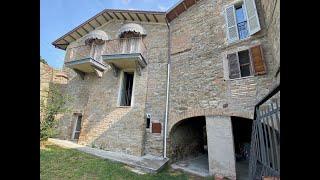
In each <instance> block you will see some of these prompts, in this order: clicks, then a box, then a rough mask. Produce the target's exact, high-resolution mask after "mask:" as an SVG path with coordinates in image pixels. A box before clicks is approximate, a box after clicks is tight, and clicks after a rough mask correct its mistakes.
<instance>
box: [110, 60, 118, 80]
mask: <svg viewBox="0 0 320 180" xmlns="http://www.w3.org/2000/svg"><path fill="white" fill-rule="evenodd" d="M109 65H110V66H111V68H112V71H113V75H114V77H118V75H119V68H117V67H116V66H115V65H113V64H112V63H110V64H109Z"/></svg>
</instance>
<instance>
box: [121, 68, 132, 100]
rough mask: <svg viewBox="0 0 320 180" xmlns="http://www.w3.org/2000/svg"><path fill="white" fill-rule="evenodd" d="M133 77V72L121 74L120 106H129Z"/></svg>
mask: <svg viewBox="0 0 320 180" xmlns="http://www.w3.org/2000/svg"><path fill="white" fill-rule="evenodd" d="M133 75H134V74H133V72H124V73H123V81H122V92H121V99H120V106H131V99H132V98H131V97H132V87H133Z"/></svg>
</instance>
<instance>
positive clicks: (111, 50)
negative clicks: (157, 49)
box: [65, 37, 147, 62]
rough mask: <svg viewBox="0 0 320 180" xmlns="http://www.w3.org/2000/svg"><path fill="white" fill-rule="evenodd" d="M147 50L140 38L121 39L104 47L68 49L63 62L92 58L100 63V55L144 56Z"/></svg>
mask: <svg viewBox="0 0 320 180" xmlns="http://www.w3.org/2000/svg"><path fill="white" fill-rule="evenodd" d="M146 50H147V48H146V46H145V44H144V43H143V40H142V38H141V37H135V38H121V39H114V40H108V41H106V43H105V44H104V45H96V46H89V45H80V46H77V47H73V48H70V49H69V50H68V52H67V56H66V60H65V62H70V61H77V60H82V59H86V58H92V59H94V60H96V61H99V62H102V58H101V55H117V54H132V53H140V54H141V55H142V56H144V57H145V56H146V52H147V51H146Z"/></svg>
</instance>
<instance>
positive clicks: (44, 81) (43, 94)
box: [40, 62, 68, 118]
mask: <svg viewBox="0 0 320 180" xmlns="http://www.w3.org/2000/svg"><path fill="white" fill-rule="evenodd" d="M67 82H68V79H67V76H66V75H65V73H64V72H63V71H62V70H58V69H54V68H52V67H50V66H49V65H47V64H45V63H43V62H40V103H41V101H43V103H47V97H48V93H49V90H50V88H51V87H52V85H58V87H59V88H60V89H61V90H62V91H63V90H64V88H65V86H66V84H67ZM40 108H41V106H40ZM40 117H41V118H42V117H43V114H41V110H40Z"/></svg>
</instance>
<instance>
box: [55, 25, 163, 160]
mask: <svg viewBox="0 0 320 180" xmlns="http://www.w3.org/2000/svg"><path fill="white" fill-rule="evenodd" d="M127 22H130V21H110V22H108V23H106V24H104V25H102V26H101V27H99V29H100V30H104V31H105V32H106V33H107V34H108V35H109V36H110V37H111V39H116V38H117V33H118V30H119V29H120V27H121V26H122V25H123V24H125V23H127ZM139 24H140V25H142V26H143V27H144V28H145V30H146V31H147V36H146V37H145V38H144V43H145V45H146V47H147V49H148V52H147V56H146V61H147V63H148V65H147V67H146V68H144V69H142V71H141V76H139V75H137V74H135V76H134V85H133V105H132V106H131V107H118V106H117V99H118V93H119V85H120V76H118V77H114V76H113V74H112V70H111V69H110V68H109V69H108V70H106V71H105V72H104V74H103V76H102V78H98V77H97V76H96V75H95V74H93V73H91V74H87V75H86V76H85V79H84V80H82V79H81V78H80V77H79V76H78V75H76V74H75V73H74V72H72V70H70V69H69V68H66V69H68V72H69V74H71V75H72V78H71V79H70V81H69V83H68V90H67V92H68V93H69V94H70V95H72V96H73V97H74V99H75V101H74V102H72V103H71V104H70V105H69V106H71V107H73V112H71V113H69V114H66V115H65V117H64V119H63V120H62V121H61V124H60V127H61V133H60V134H61V136H60V138H63V139H70V138H71V134H72V129H73V126H74V123H75V119H76V117H75V116H74V115H73V113H77V112H80V113H82V114H83V117H82V125H81V128H82V129H81V133H80V137H79V141H78V143H79V144H84V145H89V146H96V147H99V148H101V149H104V150H110V151H116V152H124V153H127V154H132V155H137V156H141V155H143V154H144V153H145V152H146V153H152V151H153V149H156V152H158V151H159V150H160V149H161V147H160V148H159V143H158V142H162V141H161V138H160V139H159V135H153V134H150V133H146V118H145V114H146V113H147V112H148V113H150V114H151V122H153V121H162V120H163V118H164V110H165V88H166V84H165V80H166V66H165V65H166V61H167V51H168V49H167V26H166V24H156V23H139ZM80 41H81V39H80V40H78V41H77V42H75V43H72V44H71V45H70V47H72V46H76V45H77V44H79V42H80ZM160 136H161V135H160ZM153 142H157V144H156V145H155V146H154V145H153ZM144 147H146V148H144ZM154 154H156V153H154Z"/></svg>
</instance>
